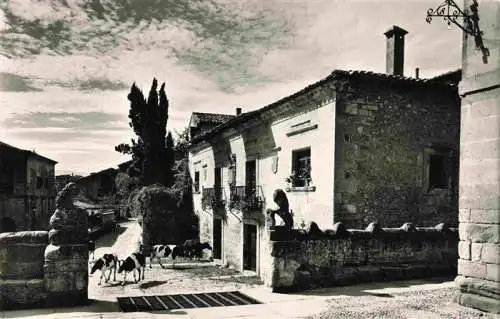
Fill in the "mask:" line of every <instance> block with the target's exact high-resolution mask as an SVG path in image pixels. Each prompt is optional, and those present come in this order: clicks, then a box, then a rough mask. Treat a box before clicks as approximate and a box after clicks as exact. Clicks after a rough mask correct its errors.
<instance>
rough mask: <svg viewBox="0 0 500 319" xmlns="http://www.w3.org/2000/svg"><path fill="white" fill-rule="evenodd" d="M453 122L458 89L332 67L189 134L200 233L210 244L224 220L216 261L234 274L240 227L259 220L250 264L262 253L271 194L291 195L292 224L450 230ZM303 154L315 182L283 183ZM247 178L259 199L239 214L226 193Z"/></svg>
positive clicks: (456, 114)
mask: <svg viewBox="0 0 500 319" xmlns="http://www.w3.org/2000/svg"><path fill="white" fill-rule="evenodd" d="M459 121H460V107H459V100H458V96H457V87H456V86H455V85H452V84H447V83H444V82H443V81H438V80H418V79H410V78H401V77H395V76H390V75H384V74H374V73H369V72H346V71H341V70H336V71H334V72H332V74H331V75H330V76H329V77H327V78H325V79H323V80H321V81H319V82H317V83H315V84H313V85H311V86H309V87H307V88H305V89H303V90H302V91H300V92H297V93H295V94H293V95H291V96H289V97H286V98H284V99H282V100H280V101H278V102H275V103H273V104H271V105H269V106H266V107H264V108H262V109H260V110H257V111H253V112H249V113H243V114H240V115H238V116H236V117H235V118H232V119H230V120H229V121H228V122H225V123H224V124H221V125H219V126H217V127H216V128H214V129H212V130H211V131H209V132H208V133H205V134H202V135H200V136H197V137H195V138H194V139H192V141H191V148H190V154H189V163H190V171H191V176H192V178H193V180H194V181H195V183H194V184H195V189H194V205H195V212H196V213H197V215H198V216H199V220H200V239H201V240H208V241H210V242H212V243H213V240H214V229H213V219H214V218H220V219H221V220H222V221H223V222H222V231H221V234H217V237H219V236H220V237H221V241H222V251H223V253H222V256H221V261H222V262H223V263H228V264H232V265H233V266H234V267H235V268H237V269H240V270H241V269H243V261H242V260H243V258H242V255H243V254H242V252H243V250H244V244H243V242H244V240H243V237H244V232H243V229H244V228H245V224H247V223H250V222H253V223H256V225H257V226H258V229H257V233H258V234H259V239H258V241H257V242H258V243H259V244H258V247H257V248H256V249H255V250H256V251H257V252H260V253H258V254H259V256H257V257H256V259H257V260H262V259H263V258H264V257H263V256H262V252H264V251H266V250H265V248H264V247H263V246H264V245H265V240H264V239H263V238H264V237H265V236H264V235H263V233H265V232H264V231H263V225H264V211H265V209H266V208H267V207H271V206H274V203H273V201H272V195H273V192H274V191H275V190H276V189H283V190H285V191H286V195H287V198H288V200H289V203H290V209H291V211H292V213H293V219H294V221H295V225H294V227H295V228H300V227H305V226H306V225H308V224H309V223H310V222H312V221H314V222H315V223H317V224H318V225H319V227H321V228H323V229H326V228H331V227H332V225H333V224H334V222H336V221H342V222H344V223H345V225H346V227H350V228H353V227H358V228H359V227H366V226H367V225H368V224H369V223H370V222H372V221H378V222H380V223H382V224H384V225H386V226H388V227H395V226H399V225H401V224H402V223H404V222H407V221H410V222H414V223H416V224H418V225H421V226H433V225H435V224H437V223H438V222H441V221H445V222H446V223H448V224H449V225H451V226H457V224H458V219H457V197H458V187H457V174H458V170H457V166H458V165H457V164H458V157H457V156H458V155H457V153H458V152H457V150H458V143H459V142H458V141H459V140H458V139H459V126H460V125H459ZM300 152H302V153H307V155H306V156H305V160H306V161H308V164H309V168H310V169H309V173H310V179H309V180H308V182H307V183H305V182H304V183H303V184H301V185H299V184H294V182H293V181H292V182H290V181H288V182H287V181H286V179H287V178H290V177H292V176H291V175H292V172H293V171H294V166H295V167H296V166H297V163H296V154H297V153H300ZM432 155H440V156H441V155H442V157H440V158H442V162H441V163H440V164H442V165H441V166H440V167H441V170H440V171H439V174H438V179H439V180H440V182H441V183H440V184H436V180H435V179H436V177H435V176H434V180H431V178H430V177H429V176H430V171H432V170H431V169H430V167H429V166H430V162H431V160H430V159H431V156H432ZM254 161H255V162H254ZM251 162H254V163H255V164H252V165H250V164H249V163H251ZM438 164H439V163H438ZM249 167H250V168H252V167H253V168H252V169H250V168H249ZM249 169H250V171H251V173H249ZM252 170H253V172H252ZM434 171H435V168H434ZM250 175H251V179H250V180H249V178H248V176H250ZM443 176H444V177H443ZM216 183H218V184H219V187H220V196H218V197H219V198H217V199H216V200H217V201H218V202H217V203H215V202H213V200H214V192H215V191H214V189H215V187H214V185H215V184H216ZM249 183H251V184H252V187H253V188H255V194H254V195H255V198H256V201H257V202H261V203H262V205H260V206H259V205H258V206H257V207H253V208H252V207H251V208H250V209H247V210H242V209H240V207H239V206H238V205H235V203H233V202H234V200H233V195H234V193H235V192H236V193H237V192H238V189H239V190H240V191H243V190H244V189H246V188H245V187H248V184H249ZM245 191H246V190H245ZM236 204H240V203H236ZM214 205H215V206H214ZM214 208H215V209H214ZM257 252H256V253H257ZM261 267H262V263H259V265H258V266H257V272H258V273H259V272H260V268H261Z"/></svg>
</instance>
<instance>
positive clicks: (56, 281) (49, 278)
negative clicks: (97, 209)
mask: <svg viewBox="0 0 500 319" xmlns="http://www.w3.org/2000/svg"><path fill="white" fill-rule="evenodd" d="M76 192H77V188H76V184H75V183H68V184H67V185H66V186H65V187H64V188H63V189H62V190H61V191H60V192H59V193H58V194H57V198H56V210H55V212H54V214H53V215H52V217H51V218H50V228H51V229H50V231H49V245H48V246H47V248H46V249H45V265H44V283H45V290H46V293H47V304H46V306H47V307H71V306H77V305H83V304H86V303H87V301H88V288H87V287H88V258H89V252H88V226H87V212H86V211H85V210H83V209H80V208H78V207H76V206H74V205H73V196H74V195H75V194H76Z"/></svg>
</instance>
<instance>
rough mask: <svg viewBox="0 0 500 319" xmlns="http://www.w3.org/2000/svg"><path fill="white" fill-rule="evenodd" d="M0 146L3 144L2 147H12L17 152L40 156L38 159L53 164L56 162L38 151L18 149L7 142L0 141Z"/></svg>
mask: <svg viewBox="0 0 500 319" xmlns="http://www.w3.org/2000/svg"><path fill="white" fill-rule="evenodd" d="M0 146H4V147H7V148H10V149H12V150H14V151H18V152H22V153H25V154H27V155H28V156H35V157H38V158H40V159H43V160H45V161H47V162H50V163H53V164H57V161H54V160H53V159H50V158H48V157H45V156H42V155H40V154H38V153H35V152H33V151H28V150H23V149H20V148H17V147H14V146H12V145H9V144H7V143H4V142H0Z"/></svg>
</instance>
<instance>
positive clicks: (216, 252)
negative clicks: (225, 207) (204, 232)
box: [212, 218, 222, 259]
mask: <svg viewBox="0 0 500 319" xmlns="http://www.w3.org/2000/svg"><path fill="white" fill-rule="evenodd" d="M213 232H214V233H213V236H214V242H213V247H212V252H213V254H212V257H213V258H214V259H222V219H219V218H216V219H214V224H213Z"/></svg>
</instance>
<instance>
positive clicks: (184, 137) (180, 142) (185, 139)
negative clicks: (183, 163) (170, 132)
mask: <svg viewBox="0 0 500 319" xmlns="http://www.w3.org/2000/svg"><path fill="white" fill-rule="evenodd" d="M176 134H177V138H176V141H175V159H176V160H181V159H184V158H187V157H188V147H189V127H186V128H184V130H182V132H180V133H179V132H176Z"/></svg>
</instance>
